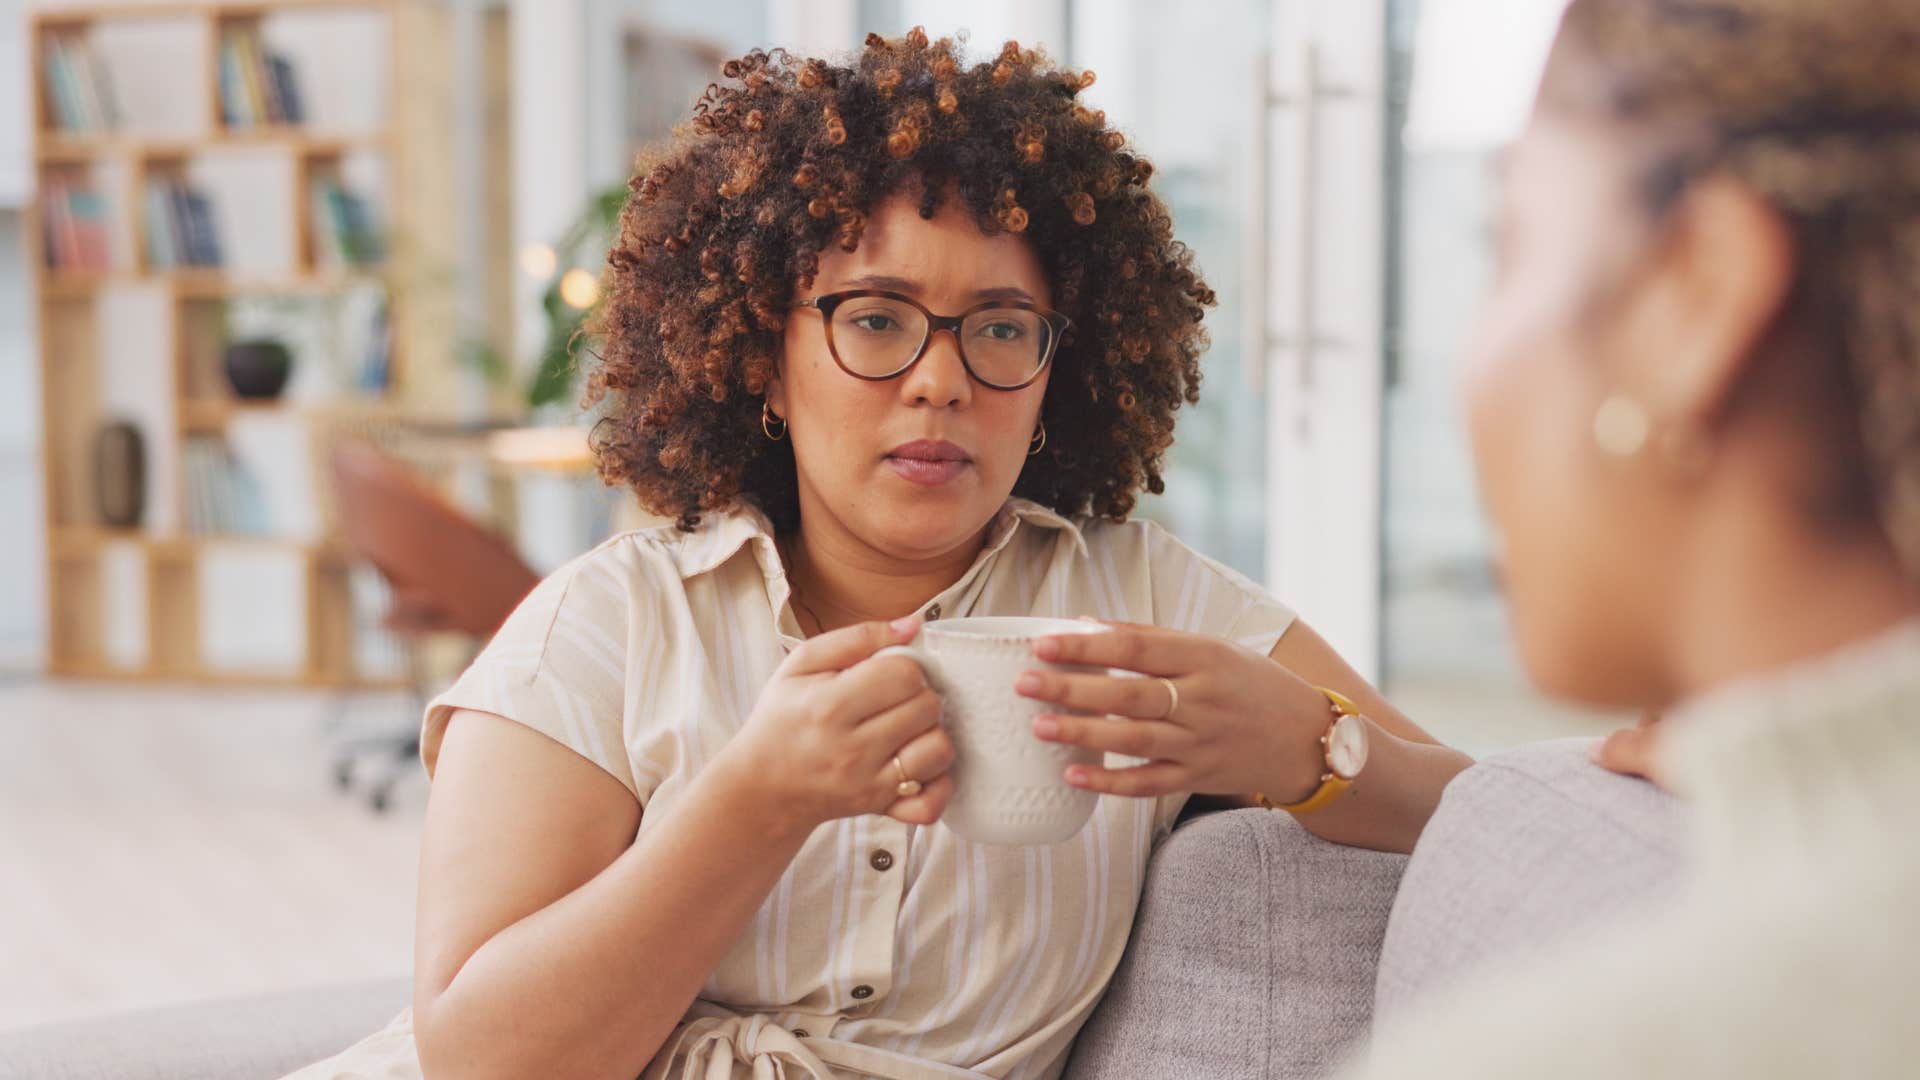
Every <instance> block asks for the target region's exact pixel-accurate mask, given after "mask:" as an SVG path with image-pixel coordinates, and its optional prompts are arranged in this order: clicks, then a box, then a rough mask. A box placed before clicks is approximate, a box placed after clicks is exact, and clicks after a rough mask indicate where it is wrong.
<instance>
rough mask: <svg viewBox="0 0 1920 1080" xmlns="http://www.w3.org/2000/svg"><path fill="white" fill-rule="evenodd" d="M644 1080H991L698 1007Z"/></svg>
mask: <svg viewBox="0 0 1920 1080" xmlns="http://www.w3.org/2000/svg"><path fill="white" fill-rule="evenodd" d="M688 1015H689V1017H691V1019H688V1020H686V1021H685V1022H683V1023H682V1024H681V1025H680V1026H679V1027H677V1028H675V1029H674V1032H673V1035H672V1036H671V1037H669V1038H668V1039H667V1044H666V1045H665V1046H664V1047H662V1048H661V1053H660V1054H658V1055H657V1056H655V1058H654V1060H653V1064H652V1065H650V1066H648V1067H647V1071H646V1072H645V1073H643V1074H642V1080H741V1078H746V1077H751V1078H752V1080H842V1078H843V1077H845V1076H846V1075H847V1074H849V1073H851V1074H853V1075H855V1076H864V1077H876V1078H879V1080H986V1075H985V1074H984V1073H977V1072H973V1071H971V1070H968V1069H957V1068H954V1067H953V1066H951V1065H942V1064H940V1063H939V1062H935V1061H925V1060H922V1059H920V1058H912V1057H907V1056H906V1055H904V1054H896V1053H893V1052H891V1051H888V1050H882V1049H880V1048H879V1047H875V1046H861V1045H859V1044H857V1043H849V1042H840V1041H837V1040H834V1039H823V1038H818V1037H810V1038H805V1039H802V1038H800V1037H798V1036H796V1035H795V1034H794V1033H793V1032H791V1031H788V1030H787V1029H786V1028H783V1027H781V1026H780V1025H778V1024H776V1023H773V1022H772V1021H771V1020H769V1019H767V1018H766V1017H765V1016H760V1015H753V1016H738V1015H735V1014H733V1013H730V1012H727V1011H725V1010H723V1009H721V1008H719V1007H718V1006H714V1005H709V1004H708V1003H706V1002H695V1003H694V1006H693V1008H692V1009H691V1010H689V1012H688Z"/></svg>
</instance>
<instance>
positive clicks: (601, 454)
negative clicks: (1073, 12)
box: [587, 28, 1214, 531]
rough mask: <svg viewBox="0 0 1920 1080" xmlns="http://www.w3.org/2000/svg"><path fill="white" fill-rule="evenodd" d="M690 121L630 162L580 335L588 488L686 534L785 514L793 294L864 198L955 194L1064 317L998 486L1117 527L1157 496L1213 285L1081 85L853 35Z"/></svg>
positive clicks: (848, 243) (791, 470)
mask: <svg viewBox="0 0 1920 1080" xmlns="http://www.w3.org/2000/svg"><path fill="white" fill-rule="evenodd" d="M722 75H723V77H724V78H723V81H721V82H717V83H714V84H712V85H710V86H708V87H707V89H706V92H705V93H704V94H703V95H702V96H701V97H700V99H699V101H698V102H697V103H696V104H695V106H694V110H693V116H692V118H691V120H689V121H688V122H686V123H684V124H682V125H681V126H680V127H679V128H677V129H676V131H675V134H674V137H673V139H671V140H670V141H668V142H667V143H665V144H664V145H663V146H661V147H659V148H657V149H654V150H652V151H649V152H647V153H645V154H643V155H642V157H641V158H640V160H639V162H638V165H637V168H636V172H635V175H634V176H633V178H632V179H631V180H630V181H629V183H628V187H629V189H630V191H631V194H630V196H629V197H628V200H627V204H626V207H625V209H624V210H623V211H622V213H621V217H620V224H619V231H618V235H617V237H616V239H615V241H614V243H613V246H612V249H611V251H610V252H609V253H608V256H607V267H606V270H605V273H604V278H603V280H604V286H605V293H604V295H605V299H604V301H603V304H602V307H601V309H600V310H599V312H598V313H597V314H596V316H595V317H594V320H593V321H592V323H591V324H590V327H589V332H590V333H591V334H593V335H594V336H596V337H597V338H598V339H599V341H598V346H599V348H598V350H597V357H598V363H597V364H595V365H594V366H593V368H592V370H591V371H590V377H589V381H588V388H587V404H588V405H589V406H599V407H600V408H601V410H602V416H601V419H600V420H599V421H598V423H597V424H596V426H595V429H594V435H593V442H594V449H595V453H596V455H597V458H598V461H599V468H600V473H601V476H602V477H603V478H604V479H605V480H607V482H609V483H619V484H624V485H627V486H629V487H631V488H632V489H633V491H634V492H635V494H636V495H637V496H638V497H639V500H640V502H641V504H642V505H643V506H645V507H646V508H647V509H648V510H650V511H652V512H654V513H656V514H660V515H662V516H664V517H669V518H673V519H675V520H677V522H678V523H679V526H680V528H682V529H687V530H691V529H693V528H694V527H696V526H697V525H698V523H699V520H700V515H701V513H702V512H704V511H716V510H720V509H723V508H726V507H728V506H730V505H732V504H733V503H734V502H735V501H736V500H740V499H745V500H748V501H750V502H752V503H753V504H754V505H756V506H758V507H759V508H760V509H761V510H762V511H764V512H765V513H766V514H767V515H768V517H769V518H770V519H772V521H773V522H774V525H775V527H776V528H778V529H781V530H783V531H785V530H791V529H793V528H795V527H796V526H797V524H798V522H799V500H798V494H797V480H796V473H795V466H794V460H793V451H792V448H791V444H790V443H787V442H773V441H771V440H769V439H767V438H765V437H764V436H763V435H762V433H761V428H760V416H761V408H762V402H763V396H764V394H765V393H766V388H767V386H768V384H769V383H770V382H771V381H772V380H773V379H775V378H776V377H777V373H778V366H777V365H778V361H779V358H780V352H781V341H782V330H783V328H784V326H785V322H786V318H787V312H788V309H789V306H790V304H791V302H792V300H793V298H794V296H795V294H796V290H798V289H803V288H806V287H808V286H809V285H810V284H811V283H812V281H813V278H814V276H815V274H816V272H817V270H818V267H819V260H820V253H821V252H822V251H824V250H826V249H827V246H828V245H829V244H833V245H837V246H838V247H839V248H840V249H841V250H844V251H852V250H854V249H855V248H856V247H857V246H858V245H859V243H860V238H861V234H862V231H863V230H864V228H865V226H866V223H867V218H868V214H869V213H870V212H871V210H872V208H873V207H874V205H875V204H876V203H877V202H879V201H880V200H882V199H885V198H887V197H889V196H893V195H905V196H908V197H915V198H917V199H918V202H919V206H918V209H919V212H920V215H921V216H922V217H923V218H931V217H932V216H933V215H934V214H935V213H936V212H937V211H938V210H939V208H940V207H941V205H942V204H943V203H944V202H945V201H947V200H949V199H952V200H954V201H956V202H957V203H958V204H960V205H961V206H963V207H964V209H965V211H966V212H967V213H968V214H969V215H970V217H971V219H972V220H973V221H974V223H975V224H976V225H977V226H978V227H979V228H980V229H981V230H982V231H984V232H986V233H988V234H990V235H991V234H996V233H1012V234H1016V235H1019V236H1023V237H1026V238H1027V239H1028V240H1029V242H1030V243H1031V244H1032V246H1033V250H1034V252H1035V254H1036V255H1037V257H1038V258H1039V260H1040V263H1041V265H1042V267H1043V268H1044V270H1045V272H1046V274H1047V277H1048V281H1049V283H1050V284H1051V287H1052V289H1053V293H1054V305H1055V307H1057V308H1059V309H1060V311H1061V312H1062V313H1063V314H1065V315H1066V316H1067V317H1068V318H1070V319H1071V320H1072V321H1073V328H1072V329H1071V330H1070V331H1069V332H1068V334H1067V335H1066V336H1065V337H1064V338H1063V340H1062V341H1061V343H1060V346H1059V348H1058V351H1057V352H1056V354H1055V358H1054V371H1053V376H1052V379H1051V382H1050V384H1049V386H1048V388H1047V393H1046V399H1045V401H1044V402H1043V404H1042V413H1041V415H1042V417H1043V419H1044V420H1045V422H1046V424H1047V427H1048V430H1049V433H1050V436H1051V437H1050V438H1049V439H1048V441H1047V444H1046V446H1045V448H1044V449H1043V450H1042V451H1041V453H1040V454H1039V455H1037V456H1035V457H1033V458H1031V459H1029V460H1028V462H1027V463H1026V466H1025V469H1024V471H1023V472H1022V473H1021V475H1020V478H1019V480H1018V482H1017V484H1016V486H1015V488H1014V493H1015V494H1016V495H1019V496H1022V497H1025V498H1029V499H1032V500H1034V501H1036V502H1039V503H1041V504H1043V505H1046V506H1048V507H1051V508H1052V509H1054V510H1056V511H1058V512H1060V513H1063V514H1089V513H1090V514H1097V515H1102V516H1105V517H1109V518H1113V519H1115V520H1119V519H1122V518H1124V517H1125V516H1126V515H1127V514H1128V513H1129V512H1130V511H1131V510H1132V509H1133V507H1134V503H1135V499H1136V497H1137V494H1138V492H1139V491H1140V489H1142V488H1145V489H1146V490H1148V491H1151V492H1154V493H1159V492H1160V491H1162V490H1163V487H1164V485H1163V482H1162V479H1161V459H1162V455H1163V454H1164V453H1165V451H1166V450H1167V448H1168V447H1169V446H1170V445H1171V444H1172V442H1173V426H1174V414H1175V412H1176V411H1177V410H1178V409H1179V408H1180V406H1181V404H1182V403H1183V402H1184V403H1189V404H1192V403H1197V402H1198V401H1199V387H1200V368H1199V356H1200V353H1201V352H1202V351H1203V350H1204V349H1205V347H1206V344H1207V340H1206V335H1205V332H1204V330H1203V329H1202V327H1201V319H1202V317H1203V316H1204V314H1205V309H1206V308H1208V307H1210V306H1212V305H1213V303H1214V294H1213V291H1212V290H1211V289H1209V288H1208V287H1207V285H1206V283H1205V282H1204V281H1202V280H1201V278H1200V276H1199V274H1198V273H1197V272H1196V270H1195V269H1194V266H1193V260H1192V256H1191V254H1190V252H1189V251H1188V250H1187V248H1186V247H1185V245H1183V244H1181V243H1179V242H1178V241H1176V240H1174V239H1173V221H1172V218H1171V216H1170V215H1169V213H1168V211H1167V208H1166V206H1165V204H1163V203H1162V202H1161V201H1160V199H1159V198H1158V197H1157V196H1156V195H1154V194H1153V192H1152V191H1151V190H1149V188H1148V180H1149V178H1151V177H1152V175H1153V166H1152V164H1151V163H1150V162H1148V161H1147V160H1146V159H1145V158H1143V157H1141V156H1140V155H1139V154H1137V153H1135V152H1134V151H1133V150H1131V149H1130V148H1129V146H1128V143H1127V140H1126V138H1125V137H1124V136H1123V135H1121V134H1120V133H1119V132H1118V131H1115V130H1113V129H1112V128H1110V127H1108V126H1107V123H1106V117H1105V115H1104V114H1102V113H1101V112H1100V111H1098V110H1095V109H1091V108H1088V107H1087V106H1085V105H1083V104H1081V103H1080V102H1079V101H1078V100H1077V97H1078V95H1079V93H1080V91H1082V90H1084V89H1085V88H1086V87H1088V86H1090V85H1091V84H1092V83H1093V73H1092V72H1084V71H1083V72H1073V71H1067V70H1063V69H1061V68H1059V67H1057V66H1056V65H1054V64H1053V63H1052V61H1051V60H1049V59H1048V58H1047V57H1046V56H1045V54H1044V53H1042V52H1040V51H1039V50H1035V49H1028V48H1023V47H1021V46H1020V45H1019V44H1018V43H1016V42H1012V41H1009V42H1007V43H1006V45H1005V47H1003V48H1002V49H1001V50H1000V52H999V54H998V55H997V56H996V57H995V58H994V59H992V60H990V61H986V62H980V63H975V64H972V65H971V66H967V65H964V64H963V63H962V62H961V60H960V58H959V56H958V55H957V52H956V47H955V44H954V42H953V41H952V40H951V39H948V38H942V39H940V40H939V41H934V42H929V41H928V39H927V35H926V33H925V32H924V31H922V30H920V29H918V28H915V29H914V30H913V31H912V32H910V33H908V34H907V35H906V36H905V37H903V38H899V39H892V40H889V39H886V38H882V37H880V36H879V35H869V36H868V37H867V39H866V46H865V48H864V49H863V50H861V51H860V52H859V53H858V54H856V55H854V56H853V57H851V58H850V60H849V62H848V63H847V64H846V65H845V66H842V65H837V64H833V63H829V62H827V61H825V60H820V59H811V58H801V57H795V56H792V55H790V54H788V53H787V52H786V51H785V50H781V49H774V50H771V51H763V50H758V49H756V50H754V51H753V52H750V53H748V54H747V55H745V56H743V57H741V58H739V59H737V60H731V61H728V62H727V63H726V65H725V66H724V67H723V68H722Z"/></svg>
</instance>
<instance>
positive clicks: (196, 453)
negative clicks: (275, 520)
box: [182, 436, 268, 536]
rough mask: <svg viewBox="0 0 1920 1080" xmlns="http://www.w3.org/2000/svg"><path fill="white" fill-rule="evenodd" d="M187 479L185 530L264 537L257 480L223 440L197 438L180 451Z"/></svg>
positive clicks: (263, 509)
mask: <svg viewBox="0 0 1920 1080" xmlns="http://www.w3.org/2000/svg"><path fill="white" fill-rule="evenodd" d="M182 456H183V461H184V464H185V466H186V479H187V531H188V532H191V533H195V534H198V535H202V536H265V535H267V533H268V528H267V513H266V499H265V497H264V495H263V493H262V492H261V490H260V484H259V481H258V480H257V479H256V478H255V477H254V476H253V474H252V473H251V472H249V471H248V470H247V468H246V467H245V466H244V465H242V464H241V463H240V460H239V458H237V457H236V456H235V455H234V453H233V450H232V449H231V448H229V447H228V446H227V444H226V441H225V440H223V439H220V438H217V437H213V436H196V437H194V438H190V439H188V440H187V442H186V447H185V449H184V450H183V451H182Z"/></svg>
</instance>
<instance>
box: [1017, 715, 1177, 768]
mask: <svg viewBox="0 0 1920 1080" xmlns="http://www.w3.org/2000/svg"><path fill="white" fill-rule="evenodd" d="M1033 733H1034V734H1035V735H1036V736H1038V737H1040V738H1041V739H1044V740H1046V741H1047V742H1055V743H1065V744H1067V745H1069V746H1078V747H1082V748H1084V749H1087V750H1098V751H1101V752H1102V753H1108V754H1124V755H1126V756H1127V757H1137V758H1147V759H1149V760H1154V759H1160V758H1179V757H1183V756H1184V755H1185V754H1186V753H1187V751H1188V750H1190V749H1191V748H1192V747H1193V743H1194V734H1193V732H1191V731H1188V730H1187V729H1186V728H1183V727H1181V726H1179V725H1178V724H1168V723H1163V722H1161V721H1157V720H1115V719H1109V718H1106V717H1098V716H1054V715H1051V714H1048V715H1045V716H1041V717H1040V718H1038V719H1037V720H1035V721H1034V724H1033Z"/></svg>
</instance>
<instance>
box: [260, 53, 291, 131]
mask: <svg viewBox="0 0 1920 1080" xmlns="http://www.w3.org/2000/svg"><path fill="white" fill-rule="evenodd" d="M254 63H256V64H258V65H259V70H258V71H257V72H255V73H254V74H255V77H256V78H258V79H259V80H260V98H261V100H262V101H264V102H266V105H267V119H268V120H270V121H272V122H273V123H275V124H285V123H286V122H287V107H286V103H285V102H283V101H281V100H280V86H279V84H278V83H276V82H274V79H273V54H271V53H269V52H267V50H266V45H265V44H264V43H259V44H257V46H256V48H255V50H254Z"/></svg>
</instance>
